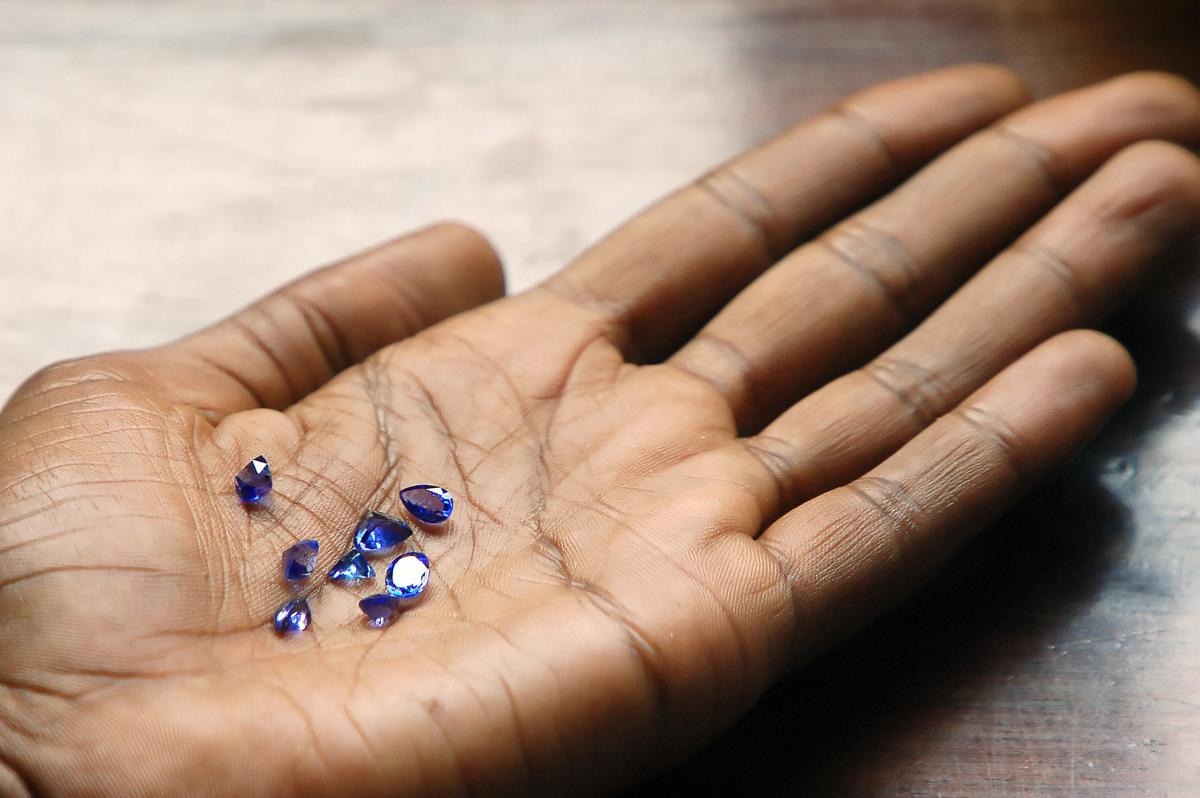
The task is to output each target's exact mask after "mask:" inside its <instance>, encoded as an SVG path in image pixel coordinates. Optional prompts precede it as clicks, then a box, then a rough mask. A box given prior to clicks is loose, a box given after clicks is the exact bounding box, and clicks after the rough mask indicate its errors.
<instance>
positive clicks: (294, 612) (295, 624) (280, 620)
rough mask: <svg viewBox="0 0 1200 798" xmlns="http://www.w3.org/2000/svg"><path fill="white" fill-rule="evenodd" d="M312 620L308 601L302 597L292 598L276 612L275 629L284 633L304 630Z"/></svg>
mask: <svg viewBox="0 0 1200 798" xmlns="http://www.w3.org/2000/svg"><path fill="white" fill-rule="evenodd" d="M311 621H312V612H311V611H310V610H309V609H308V602H307V601H305V600H304V599H302V598H298V599H292V600H291V601H289V602H287V603H286V604H284V605H283V606H282V607H280V608H279V610H278V611H277V612H276V613H275V631H276V632H280V633H282V634H289V633H291V632H303V631H304V630H305V629H307V628H308V624H309V623H310V622H311Z"/></svg>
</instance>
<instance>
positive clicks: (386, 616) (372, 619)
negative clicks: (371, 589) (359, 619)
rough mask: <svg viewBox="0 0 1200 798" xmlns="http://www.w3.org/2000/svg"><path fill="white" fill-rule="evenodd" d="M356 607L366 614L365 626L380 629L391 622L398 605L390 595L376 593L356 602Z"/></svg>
mask: <svg viewBox="0 0 1200 798" xmlns="http://www.w3.org/2000/svg"><path fill="white" fill-rule="evenodd" d="M358 608H359V609H360V610H362V612H363V615H365V616H367V626H370V627H373V628H375V629H380V628H382V627H384V626H387V625H388V624H389V623H391V622H392V618H394V617H396V611H397V610H398V609H399V606H398V605H397V603H396V599H394V598H392V597H391V596H389V595H387V594H385V593H377V594H375V595H374V596H367V597H366V598H365V599H363V600H362V601H360V602H358Z"/></svg>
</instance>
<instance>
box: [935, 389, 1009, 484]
mask: <svg viewBox="0 0 1200 798" xmlns="http://www.w3.org/2000/svg"><path fill="white" fill-rule="evenodd" d="M951 415H953V416H955V417H956V418H959V419H961V420H962V421H964V422H965V423H966V424H967V425H969V426H970V427H971V428H973V429H974V430H975V431H976V432H977V433H978V434H979V435H980V436H982V437H983V438H984V439H985V440H987V441H989V442H991V443H992V444H994V445H995V448H996V449H997V451H999V452H1000V454H1001V455H1002V456H1003V457H1004V460H1005V462H1006V463H1007V464H1008V466H1009V467H1010V468H1011V469H1012V472H1013V475H1014V476H1016V478H1017V481H1018V482H1021V483H1023V482H1026V481H1027V479H1028V468H1027V467H1026V466H1025V464H1024V463H1023V462H1022V460H1021V457H1020V454H1019V452H1020V451H1022V449H1023V448H1024V446H1023V443H1022V441H1021V436H1020V435H1019V434H1018V433H1017V431H1016V430H1015V429H1013V427H1012V425H1010V424H1009V423H1008V422H1007V421H1005V420H1004V419H1003V418H1001V417H1000V416H998V415H996V414H995V413H993V412H992V411H990V410H986V409H984V408H982V407H980V406H979V405H972V406H970V407H964V408H958V409H956V410H954V411H953V412H952V413H951Z"/></svg>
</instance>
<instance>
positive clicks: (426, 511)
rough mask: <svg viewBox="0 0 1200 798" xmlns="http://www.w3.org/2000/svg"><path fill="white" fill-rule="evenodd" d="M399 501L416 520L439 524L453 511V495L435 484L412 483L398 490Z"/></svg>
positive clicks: (448, 517) (447, 518)
mask: <svg viewBox="0 0 1200 798" xmlns="http://www.w3.org/2000/svg"><path fill="white" fill-rule="evenodd" d="M400 501H401V502H403V503H404V506H405V508H407V510H408V511H409V512H410V513H412V514H413V517H414V518H416V519H417V520H418V521H421V522H423V523H426V524H441V523H444V522H446V521H447V520H449V519H450V514H451V513H452V512H454V497H453V496H451V495H450V491H448V490H446V489H445V488H439V487H438V486H437V485H413V486H412V487H408V488H405V489H404V490H402V491H400Z"/></svg>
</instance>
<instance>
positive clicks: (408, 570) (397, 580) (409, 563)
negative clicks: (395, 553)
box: [385, 551, 429, 599]
mask: <svg viewBox="0 0 1200 798" xmlns="http://www.w3.org/2000/svg"><path fill="white" fill-rule="evenodd" d="M385 584H386V586H387V592H389V593H391V594H392V595H393V596H395V597H396V598H402V599H409V598H416V597H417V596H419V595H421V594H422V593H424V592H425V586H426V585H427V584H429V558H428V557H426V556H425V555H424V554H422V553H421V552H419V551H410V552H407V553H405V554H401V555H400V556H399V557H397V558H396V559H394V560H392V564H391V565H389V566H388V570H387V580H386V582H385Z"/></svg>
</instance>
